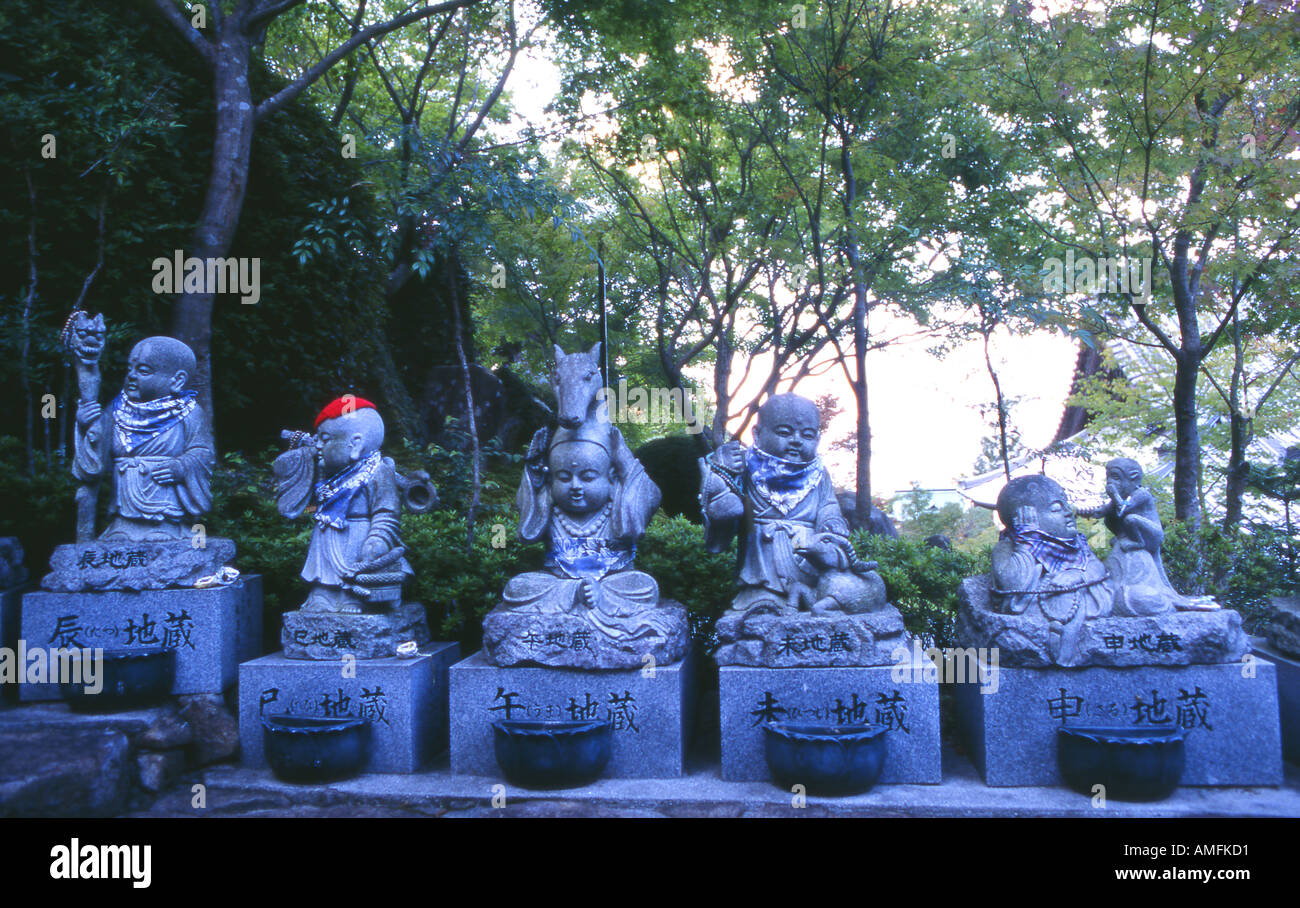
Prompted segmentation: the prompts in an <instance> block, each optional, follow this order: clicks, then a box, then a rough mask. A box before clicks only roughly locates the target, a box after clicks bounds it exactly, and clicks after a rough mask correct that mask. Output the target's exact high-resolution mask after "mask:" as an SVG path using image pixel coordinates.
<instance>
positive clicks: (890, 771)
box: [718, 653, 942, 785]
mask: <svg viewBox="0 0 1300 908" xmlns="http://www.w3.org/2000/svg"><path fill="white" fill-rule="evenodd" d="M911 658H912V656H911V655H910V653H909V659H911ZM923 658H924V657H923ZM921 677H922V672H921V671H920V670H919V667H918V668H917V670H915V671H914V670H913V669H912V668H911V667H906V668H905V667H902V666H899V665H895V666H883V665H881V666H867V667H846V668H751V667H747V666H739V665H724V666H721V667H720V668H719V669H718V707H719V710H720V715H719V726H720V729H721V735H722V778H723V780H724V781H728V782H745V781H764V780H767V779H769V778H771V775H770V773H769V772H768V770H767V758H766V757H765V756H764V741H763V736H764V731H763V723H764V722H765V721H778V722H780V721H788V722H805V723H808V724H812V725H862V724H882V725H885V726H887V727H888V728H889V731H888V733H887V737H888V739H889V755H888V756H887V757H886V758H885V768H884V771H883V772H882V773H881V776H880V782H881V783H884V784H892V783H912V784H923V785H933V784H938V783H939V782H940V781H942V768H941V763H940V755H939V685H938V684H937V683H934V682H922V681H921V680H920V679H921Z"/></svg>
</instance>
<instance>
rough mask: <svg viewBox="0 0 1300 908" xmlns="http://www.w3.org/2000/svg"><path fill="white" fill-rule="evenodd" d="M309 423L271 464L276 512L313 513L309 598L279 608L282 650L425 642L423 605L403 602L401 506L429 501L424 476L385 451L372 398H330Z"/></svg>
mask: <svg viewBox="0 0 1300 908" xmlns="http://www.w3.org/2000/svg"><path fill="white" fill-rule="evenodd" d="M314 429H315V433H314V434H308V433H306V432H285V433H282V435H283V437H285V438H286V439H287V440H288V441H289V444H290V447H289V450H288V451H286V452H285V453H283V454H281V455H280V456H279V457H277V458H276V460H275V463H274V464H273V466H272V469H273V472H274V474H275V479H276V486H277V497H276V506H277V508H278V509H279V511H280V513H281V514H283V515H284V516H286V517H289V518H291V519H292V518H296V517H298V516H300V515H302V514H303V513H306V512H308V511H310V512H311V520H312V533H311V545H310V547H309V548H308V550H307V560H306V563H305V564H304V565H303V568H302V574H301V576H302V579H303V580H305V581H306V582H307V584H308V593H307V598H306V600H305V601H304V602H303V603H302V605H301V606H300V607H299V609H298V611H296V612H288V613H286V614H285V616H284V628H283V631H282V634H281V640H282V642H283V644H284V650H285V654H286V655H288V656H291V657H296V658H307V659H334V658H338V657H339V656H340V655H343V654H344V653H350V654H352V655H354V656H357V657H360V658H377V657H384V656H391V655H394V654H395V653H396V652H397V647H399V646H400V645H402V644H403V643H405V644H415V645H416V646H418V645H419V644H422V643H425V642H427V641H428V640H429V629H428V625H427V622H426V620H425V617H424V609H423V608H422V607H421V606H420V605H418V604H415V603H404V602H403V601H402V584H403V583H404V582H405V581H406V579H407V578H408V577H410V576H411V573H412V572H411V566H410V564H409V563H408V562H407V560H406V557H405V553H406V549H405V547H404V546H403V545H402V540H401V537H400V535H399V524H400V519H401V513H402V509H403V507H406V508H408V509H410V510H416V511H425V510H428V509H429V508H431V507H432V506H433V504H434V502H435V500H436V496H434V494H433V491H432V486H430V485H429V484H428V477H427V476H426V475H423V474H415V476H414V478H407V477H404V476H402V475H401V474H400V473H399V472H398V471H397V468H396V466H395V465H394V463H393V460H392V459H391V458H388V457H384V456H383V454H382V452H381V450H380V449H381V447H382V445H383V442H384V420H383V418H382V417H381V416H380V415H379V411H378V410H377V409H376V408H375V405H374V404H372V403H371V402H370V401H368V400H365V399H363V398H360V397H356V396H355V395H351V394H347V395H344V396H342V397H340V398H337V399H336V400H333V401H331V402H330V403H329V404H328V405H327V406H326V407H325V408H324V409H323V410H321V411H320V413H319V414H318V415H317V417H316V421H315V424H314ZM413 489H414V490H415V491H413Z"/></svg>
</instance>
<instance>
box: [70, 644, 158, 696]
mask: <svg viewBox="0 0 1300 908" xmlns="http://www.w3.org/2000/svg"><path fill="white" fill-rule="evenodd" d="M73 652H74V653H76V654H77V656H78V658H86V657H87V655H88V654H89V651H87V650H74V651H73ZM99 672H100V678H99V679H98V680H99V683H100V685H101V687H100V690H99V692H98V693H89V692H88V691H87V690H86V684H85V680H84V679H85V674H84V669H83V674H82V679H83V680H82V682H81V683H71V682H66V683H65V682H61V683H60V684H59V693H60V694H61V695H62V696H63V699H64V700H66V701H67V703H68V706H69V707H71V708H72V709H75V710H77V711H78V712H118V711H120V710H124V709H139V708H141V707H145V706H154V705H156V704H158V703H161V702H162V701H164V700H166V699H167V698H168V697H169V696H171V692H172V687H173V685H174V684H175V683H176V651H175V650H173V649H172V648H171V647H166V646H132V647H122V648H115V649H105V650H104V651H103V660H102V661H101V662H100V666H99Z"/></svg>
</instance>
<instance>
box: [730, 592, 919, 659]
mask: <svg viewBox="0 0 1300 908" xmlns="http://www.w3.org/2000/svg"><path fill="white" fill-rule="evenodd" d="M717 630H718V641H719V644H720V645H719V647H718V649H717V651H716V652H715V653H714V654H713V659H714V661H715V662H717V663H718V665H752V666H758V667H764V668H821V667H838V666H853V665H893V664H894V663H896V662H897V661H898V657H897V656H896V655H895V650H897V649H898V648H899V647H903V648H904V649H908V650H910V649H911V648H912V642H911V640H910V639H908V635H907V633H906V630H905V628H904V626H903V616H902V615H901V614H899V611H898V609H896V608H894V607H893V606H892V605H886V606H885V607H884V608H881V609H877V610H876V611H872V612H863V613H862V614H858V615H847V614H844V613H842V612H833V613H826V614H819V615H815V614H812V613H811V612H786V613H773V612H768V611H766V610H765V609H764V607H762V606H759V607H758V608H756V609H752V610H750V611H748V612H729V613H728V614H726V615H723V616H722V617H721V618H719V619H718V628H717Z"/></svg>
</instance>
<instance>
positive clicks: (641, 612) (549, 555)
mask: <svg viewBox="0 0 1300 908" xmlns="http://www.w3.org/2000/svg"><path fill="white" fill-rule="evenodd" d="M578 431H579V433H580V434H575V435H572V436H570V437H568V438H567V439H561V440H559V441H557V442H556V443H555V444H553V445H552V446H551V449H550V451H549V452H548V453H547V455H546V463H547V472H546V475H545V476H544V477H542V481H541V482H540V484H538V485H534V484H533V482H534V481H535V480H534V478H533V477H532V476H530V479H529V481H527V482H526V483H525V484H524V485H522V486H521V487H520V490H519V494H518V497H517V503H518V505H519V514H520V522H519V534H520V537H521V538H522V539H524V540H525V541H528V542H535V541H538V540H541V541H544V542H545V543H546V549H547V551H546V562H545V570H543V571H530V572H528V573H525V574H520V575H518V576H516V577H513V578H511V580H510V582H509V583H507V584H506V588H505V592H504V594H503V596H502V599H503V602H504V605H505V607H506V608H508V609H514V610H517V611H534V612H543V613H544V612H554V613H567V614H578V615H583V616H584V617H586V618H587V620H589V621H590V622H591V623H592V624H593V625H594V626H595V627H596V628H597V629H598V630H600V631H601V632H602V633H604V634H607V635H608V636H610V637H612V638H615V639H635V638H637V637H640V636H643V635H647V634H664V633H666V632H667V631H668V624H669V623H670V622H671V618H672V615H671V613H670V612H668V611H666V610H659V609H657V608H656V606H657V605H658V604H659V585H658V584H657V583H655V580H654V578H653V577H651V576H650V575H649V574H647V573H645V572H644V571H638V570H636V569H635V568H634V567H633V563H634V559H635V556H636V543H637V541H638V540H639V539H640V538H641V536H642V535H644V533H645V529H646V526H647V525H648V524H649V522H650V518H651V517H652V516H653V515H654V512H655V509H656V507H657V502H656V501H655V499H654V498H653V497H651V496H647V495H645V494H643V492H644V488H645V485H646V484H649V483H650V480H649V478H648V477H646V476H645V471H644V470H643V469H642V468H641V465H640V464H639V463H636V462H635V461H633V463H634V464H635V473H634V475H632V476H628V477H620V476H619V475H618V473H617V471H615V469H614V466H613V462H612V457H611V452H610V450H609V434H608V431H607V430H603V429H588V430H585V431H584V430H578ZM639 492H640V493H641V494H638V493H639Z"/></svg>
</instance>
